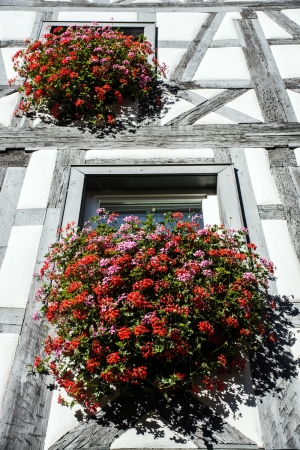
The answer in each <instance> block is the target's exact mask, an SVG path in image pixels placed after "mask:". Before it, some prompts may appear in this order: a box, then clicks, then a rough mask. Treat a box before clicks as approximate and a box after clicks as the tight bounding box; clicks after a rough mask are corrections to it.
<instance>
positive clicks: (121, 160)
mask: <svg viewBox="0 0 300 450" xmlns="http://www.w3.org/2000/svg"><path fill="white" fill-rule="evenodd" d="M213 162H215V160H214V158H147V159H133V158H130V159H129V158H127V159H125V158H112V159H109V158H105V159H104V158H102V159H101V158H97V159H89V160H87V161H86V162H85V164H91V165H93V164H99V165H102V164H116V165H119V164H122V165H126V166H135V165H137V164H145V165H147V164H151V165H163V164H212V163H213Z"/></svg>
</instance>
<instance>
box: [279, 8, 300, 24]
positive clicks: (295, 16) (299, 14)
mask: <svg viewBox="0 0 300 450" xmlns="http://www.w3.org/2000/svg"><path fill="white" fill-rule="evenodd" d="M281 12H283V14H285V15H286V16H288V17H289V18H290V19H291V20H293V21H294V22H296V23H297V24H298V25H300V9H283V10H282V11H281Z"/></svg>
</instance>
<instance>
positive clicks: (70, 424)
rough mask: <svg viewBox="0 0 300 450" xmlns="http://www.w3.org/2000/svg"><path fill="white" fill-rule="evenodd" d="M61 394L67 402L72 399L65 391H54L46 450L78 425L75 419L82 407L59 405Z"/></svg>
mask: <svg viewBox="0 0 300 450" xmlns="http://www.w3.org/2000/svg"><path fill="white" fill-rule="evenodd" d="M59 394H60V395H61V396H62V397H63V398H64V399H66V400H68V401H70V400H71V398H70V397H68V396H67V394H66V392H65V390H64V389H61V390H60V391H58V390H54V391H53V395H52V400H51V407H50V414H49V419H48V425H47V432H46V438H45V444H44V450H48V448H50V447H51V445H53V444H54V443H55V442H56V441H57V440H58V439H60V438H61V437H62V436H64V434H66V433H67V432H68V431H70V430H72V428H74V427H76V426H77V425H78V420H77V419H76V417H75V414H76V411H77V410H80V409H81V408H80V406H79V405H78V406H76V405H75V406H74V407H73V408H72V409H70V408H67V407H65V406H62V405H60V404H59V403H57V400H58V396H59Z"/></svg>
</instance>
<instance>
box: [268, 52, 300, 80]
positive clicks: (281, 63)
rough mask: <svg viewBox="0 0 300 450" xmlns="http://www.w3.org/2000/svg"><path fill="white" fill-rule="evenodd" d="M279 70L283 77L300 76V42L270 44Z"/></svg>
mask: <svg viewBox="0 0 300 450" xmlns="http://www.w3.org/2000/svg"><path fill="white" fill-rule="evenodd" d="M270 48H271V50H272V53H273V56H274V59H275V61H276V64H277V67H278V70H279V72H280V75H281V76H282V78H296V77H299V76H300V64H298V61H299V60H300V44H294V45H270Z"/></svg>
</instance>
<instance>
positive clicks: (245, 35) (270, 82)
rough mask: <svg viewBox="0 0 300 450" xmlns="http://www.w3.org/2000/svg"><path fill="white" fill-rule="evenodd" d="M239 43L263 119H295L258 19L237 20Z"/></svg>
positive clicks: (293, 120) (287, 120) (283, 120)
mask: <svg viewBox="0 0 300 450" xmlns="http://www.w3.org/2000/svg"><path fill="white" fill-rule="evenodd" d="M236 25H237V26H238V27H239V29H240V40H241V46H242V49H243V52H244V56H245V59H246V62H247V66H248V69H249V72H250V75H251V79H252V82H253V85H254V88H255V91H256V94H257V99H258V102H259V105H260V108H261V111H262V115H263V117H264V120H265V122H267V123H272V122H275V123H276V122H277V123H286V122H291V123H293V122H295V123H296V122H297V118H296V115H295V112H294V110H293V107H292V104H291V101H290V99H289V97H288V95H287V92H286V90H285V85H284V81H283V80H282V78H281V76H280V73H279V71H278V68H277V65H276V63H275V60H274V57H273V54H272V52H271V49H270V47H269V45H268V42H267V40H266V38H265V36H264V34H263V31H262V28H261V26H260V23H259V21H258V19H243V20H237V21H236Z"/></svg>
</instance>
